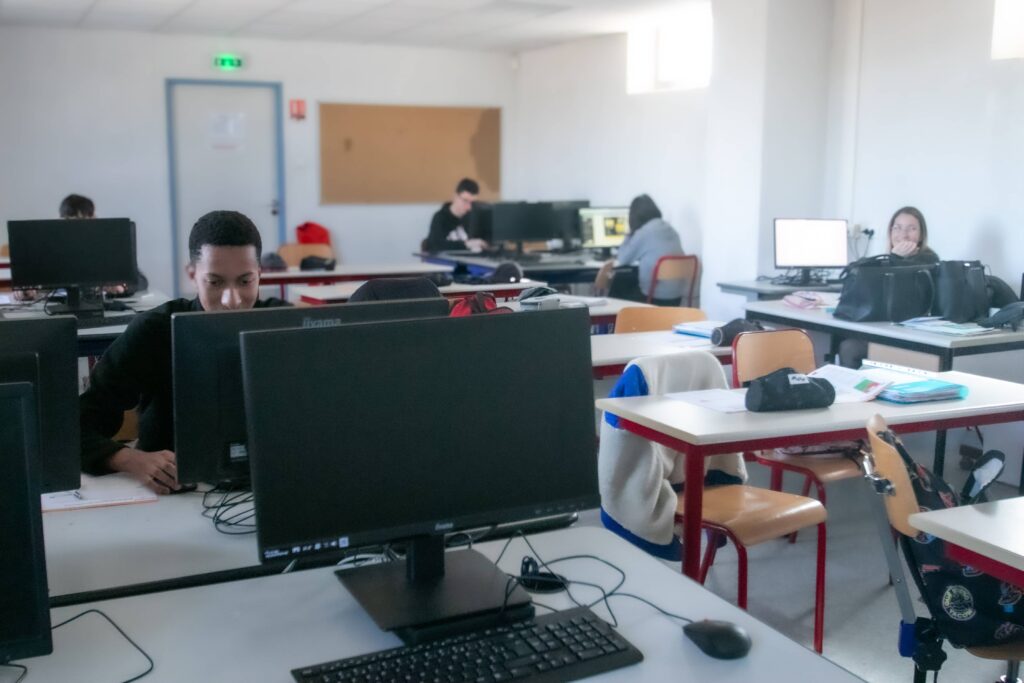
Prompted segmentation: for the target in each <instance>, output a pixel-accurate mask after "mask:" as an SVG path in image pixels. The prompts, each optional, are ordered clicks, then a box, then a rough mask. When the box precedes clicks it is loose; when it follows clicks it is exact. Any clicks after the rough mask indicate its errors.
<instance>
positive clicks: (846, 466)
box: [757, 450, 863, 484]
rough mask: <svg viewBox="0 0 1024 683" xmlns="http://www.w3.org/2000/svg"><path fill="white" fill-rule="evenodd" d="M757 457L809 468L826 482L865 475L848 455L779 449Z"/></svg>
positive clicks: (762, 452) (764, 452)
mask: <svg viewBox="0 0 1024 683" xmlns="http://www.w3.org/2000/svg"><path fill="white" fill-rule="evenodd" d="M757 457H758V459H759V460H762V461H765V462H766V463H779V464H780V465H787V466H791V467H799V468H800V469H802V470H808V471H810V472H811V473H812V474H813V475H814V476H815V478H817V480H818V481H820V482H822V483H824V484H827V483H830V482H833V481H840V480H842V479H854V478H858V477H861V476H863V474H862V473H861V471H860V467H859V466H858V465H857V463H856V462H854V461H853V460H851V459H850V458H846V457H835V458H828V457H821V456H816V455H790V454H788V453H783V452H781V451H778V450H770V451H760V452H758V454H757Z"/></svg>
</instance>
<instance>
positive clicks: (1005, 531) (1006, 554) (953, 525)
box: [910, 498, 1024, 586]
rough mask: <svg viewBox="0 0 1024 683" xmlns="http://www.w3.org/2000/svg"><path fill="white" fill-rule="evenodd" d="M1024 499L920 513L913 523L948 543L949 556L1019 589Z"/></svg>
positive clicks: (1023, 570) (1023, 579)
mask: <svg viewBox="0 0 1024 683" xmlns="http://www.w3.org/2000/svg"><path fill="white" fill-rule="evenodd" d="M1021 519H1024V498H1010V499H1008V500H998V501H995V502H992V503H979V504H978V505H964V506H962V507H956V508H947V509H944V510H932V511H931V512H918V513H916V514H913V515H911V516H910V523H911V524H912V525H913V526H914V527H916V528H918V529H920V530H921V531H924V532H926V533H929V534H931V535H933V536H937V537H938V538H941V539H942V540H943V541H946V555H948V556H949V557H950V559H953V560H956V561H957V562H961V563H963V564H968V565H970V566H972V567H974V568H975V569H979V570H981V571H983V572H985V573H986V574H991V575H993V576H996V577H998V578H1000V579H1002V580H1003V581H1007V582H1009V583H1012V584H1014V585H1016V586H1022V585H1024V530H1022V527H1021V523H1020V521H1021Z"/></svg>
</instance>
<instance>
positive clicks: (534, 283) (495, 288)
mask: <svg viewBox="0 0 1024 683" xmlns="http://www.w3.org/2000/svg"><path fill="white" fill-rule="evenodd" d="M363 284H364V282H342V283H340V284H337V285H316V286H310V287H295V288H294V289H293V290H292V291H293V292H294V294H295V295H296V296H298V297H301V298H305V299H307V300H309V299H315V300H317V301H321V302H323V303H337V302H341V301H348V299H349V297H351V296H352V293H353V292H355V291H356V290H357V289H359V288H360V287H362V286H363ZM546 284H547V283H545V282H541V281H540V280H529V279H526V278H524V279H522V280H520V281H519V282H501V283H497V284H483V285H461V284H451V285H445V286H444V287H438V289H439V290H440V291H441V293H442V294H463V293H472V292H496V293H498V292H517V291H520V290H523V289H526V288H528V287H541V286H544V285H546Z"/></svg>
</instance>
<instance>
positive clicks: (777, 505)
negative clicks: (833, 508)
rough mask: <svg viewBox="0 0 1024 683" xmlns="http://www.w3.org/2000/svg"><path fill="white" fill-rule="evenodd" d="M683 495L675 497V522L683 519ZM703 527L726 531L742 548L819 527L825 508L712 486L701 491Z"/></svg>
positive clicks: (766, 492)
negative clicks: (710, 526) (706, 525)
mask: <svg viewBox="0 0 1024 683" xmlns="http://www.w3.org/2000/svg"><path fill="white" fill-rule="evenodd" d="M683 500H684V495H683V494H680V495H679V500H678V503H677V505H676V519H682V516H683V509H684V508H683ZM702 508H703V514H704V522H705V523H706V524H709V525H712V526H716V527H720V528H723V529H728V530H729V532H730V533H731V534H732V535H733V536H734V537H735V538H736V540H738V541H739V542H740V543H742V544H743V545H744V546H747V547H749V546H752V545H757V544H758V543H763V542H765V541H770V540H773V539H777V538H779V537H781V536H786V535H788V534H791V533H793V532H794V531H799V530H800V529H805V528H807V527H809V526H813V525H817V524H821V523H822V522H824V521H825V519H826V518H827V517H828V513H827V512H826V511H825V506H824V505H822V504H821V503H819V502H818V501H816V500H814V499H813V498H806V497H804V496H797V495H794V494H792V493H784V492H781V491H772V490H770V489H762V488H758V487H756V486H742V485H739V484H737V485H729V486H715V487H711V488H708V489H705V490H704V504H703V506H702Z"/></svg>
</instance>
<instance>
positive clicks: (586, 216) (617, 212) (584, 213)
mask: <svg viewBox="0 0 1024 683" xmlns="http://www.w3.org/2000/svg"><path fill="white" fill-rule="evenodd" d="M579 217H580V230H581V234H582V240H583V248H584V249H611V248H612V247H618V246H621V245H622V243H623V242H624V241H625V240H626V235H628V234H629V209H628V208H626V207H599V208H598V207H596V208H586V209H580V210H579Z"/></svg>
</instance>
